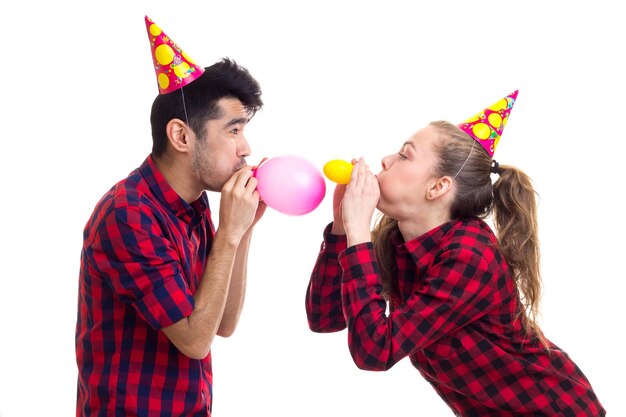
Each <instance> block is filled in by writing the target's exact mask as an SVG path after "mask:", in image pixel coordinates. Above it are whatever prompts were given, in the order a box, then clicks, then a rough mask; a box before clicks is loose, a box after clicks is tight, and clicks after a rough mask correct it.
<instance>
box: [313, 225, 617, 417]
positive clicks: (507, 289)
mask: <svg viewBox="0 0 626 417" xmlns="http://www.w3.org/2000/svg"><path fill="white" fill-rule="evenodd" d="M329 230H330V228H327V229H326V231H325V233H324V243H323V244H322V249H321V252H320V254H319V257H318V260H317V263H316V265H315V268H314V270H313V273H312V276H311V280H310V283H309V287H308V289H307V296H306V309H307V315H308V319H309V326H310V327H311V329H312V330H313V331H317V332H332V331H338V330H341V329H344V328H346V327H347V328H348V343H349V348H350V352H351V353H352V357H353V358H354V361H355V363H356V364H357V366H359V367H360V368H362V369H368V370H386V369H389V368H390V367H392V366H393V365H394V364H395V363H397V362H398V361H399V360H401V359H402V358H404V357H407V356H408V357H409V358H410V360H411V362H412V364H413V366H415V368H417V369H418V370H419V371H420V373H421V374H422V375H423V376H424V378H426V380H428V381H429V382H430V383H431V385H432V386H433V387H434V388H435V390H436V391H437V393H438V394H439V395H440V396H441V398H442V399H443V400H444V401H445V402H446V403H447V404H448V406H449V407H450V408H451V409H452V410H453V411H454V412H455V413H456V414H457V415H460V416H467V417H469V416H476V417H486V416H499V417H504V416H604V415H605V414H606V413H605V410H604V409H603V408H602V406H601V405H600V403H599V401H598V399H597V398H596V395H595V394H594V392H593V390H592V387H591V385H590V383H589V381H588V380H587V378H586V377H585V376H584V375H583V373H582V372H581V371H580V369H579V368H578V367H577V366H576V364H575V363H574V362H573V361H572V360H571V359H570V357H569V356H568V355H567V354H566V353H565V352H563V351H562V350H561V349H559V348H558V347H557V346H555V345H554V344H552V343H550V347H551V351H550V352H549V353H548V352H546V351H545V350H544V349H543V348H542V346H541V344H540V343H539V342H538V341H537V340H536V339H529V338H527V337H525V336H524V333H523V331H522V326H521V322H520V320H519V319H517V318H516V317H518V313H519V312H520V308H521V307H520V306H521V304H520V301H519V298H518V293H517V289H516V287H515V283H514V282H513V279H512V278H511V277H510V275H509V271H508V267H507V265H506V263H505V261H504V259H503V257H502V255H501V253H500V252H499V250H498V242H497V240H496V237H495V236H494V234H493V233H492V231H491V230H490V229H489V227H488V226H487V224H486V223H484V222H483V221H480V220H468V221H453V222H449V223H446V224H443V225H441V226H439V227H437V228H435V229H433V230H431V231H430V232H428V233H426V234H424V235H422V236H420V237H419V238H417V239H415V240H412V241H410V242H406V243H405V242H404V241H403V239H402V236H401V235H400V233H399V232H396V234H395V236H394V237H393V238H392V247H393V248H395V256H396V266H397V267H396V268H395V272H394V282H393V290H392V294H391V297H390V298H391V299H390V305H389V314H388V315H387V314H386V313H385V310H386V302H385V300H384V299H383V297H382V296H381V291H382V284H381V280H380V274H379V265H378V263H377V260H376V256H375V253H374V250H373V246H372V244H371V243H363V244H359V245H355V246H352V247H350V248H347V249H346V240H345V236H334V235H331V234H330V232H329Z"/></svg>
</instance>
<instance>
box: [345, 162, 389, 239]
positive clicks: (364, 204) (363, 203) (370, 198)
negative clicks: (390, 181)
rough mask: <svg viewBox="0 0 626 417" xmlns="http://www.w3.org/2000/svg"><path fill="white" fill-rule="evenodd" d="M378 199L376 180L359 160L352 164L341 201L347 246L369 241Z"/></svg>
mask: <svg viewBox="0 0 626 417" xmlns="http://www.w3.org/2000/svg"><path fill="white" fill-rule="evenodd" d="M379 197H380V189H379V188H378V179H377V178H376V176H375V175H374V173H372V171H371V170H370V168H369V166H368V165H367V164H366V163H365V161H364V160H363V158H360V159H359V161H358V162H356V163H355V164H354V168H353V169H352V174H351V176H350V183H349V184H348V185H347V187H346V190H345V194H344V195H343V199H342V201H341V215H342V218H343V226H344V228H345V231H346V235H347V237H348V245H349V246H353V245H356V244H358V243H363V242H369V241H371V239H372V238H371V230H370V227H371V223H372V216H373V215H374V210H375V209H376V205H377V204H378V199H379Z"/></svg>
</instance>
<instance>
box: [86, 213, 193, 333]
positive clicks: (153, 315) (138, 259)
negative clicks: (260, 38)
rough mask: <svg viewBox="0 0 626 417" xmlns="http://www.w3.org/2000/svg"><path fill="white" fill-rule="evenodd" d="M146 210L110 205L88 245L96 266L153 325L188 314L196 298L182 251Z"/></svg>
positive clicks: (109, 284) (114, 287)
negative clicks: (182, 262) (184, 269)
mask: <svg viewBox="0 0 626 417" xmlns="http://www.w3.org/2000/svg"><path fill="white" fill-rule="evenodd" d="M162 223H163V222H158V221H157V219H156V218H154V216H153V215H152V213H150V212H149V211H148V210H142V209H141V208H140V207H135V206H129V207H121V208H120V207H118V208H115V209H112V210H111V211H110V212H109V213H108V214H107V216H106V217H104V219H103V221H102V223H101V224H100V225H99V227H98V231H97V233H96V235H95V238H94V241H93V242H92V244H91V245H90V250H91V252H92V257H93V264H94V268H95V269H96V270H97V272H98V274H99V275H100V277H102V279H103V280H105V282H106V283H107V284H108V286H109V287H110V288H111V289H112V290H113V292H115V293H116V294H117V295H118V296H119V298H120V299H121V300H122V301H123V302H125V303H128V304H130V305H132V307H133V308H134V309H135V310H136V311H137V313H138V314H139V316H140V317H141V318H142V319H143V320H145V321H146V322H147V323H148V325H149V326H150V327H152V328H153V329H160V328H163V327H167V326H169V325H171V324H174V323H176V322H177V321H179V320H181V319H182V318H184V317H186V316H188V315H190V314H191V313H192V312H193V308H194V299H193V296H192V294H191V293H190V290H189V287H188V285H187V283H186V281H185V279H184V277H183V275H182V268H181V266H180V259H179V256H178V251H177V250H176V249H175V247H174V246H173V244H172V242H171V241H169V240H168V239H167V238H166V236H167V235H168V234H167V233H166V231H165V230H163V228H162V227H161V226H160V224H162Z"/></svg>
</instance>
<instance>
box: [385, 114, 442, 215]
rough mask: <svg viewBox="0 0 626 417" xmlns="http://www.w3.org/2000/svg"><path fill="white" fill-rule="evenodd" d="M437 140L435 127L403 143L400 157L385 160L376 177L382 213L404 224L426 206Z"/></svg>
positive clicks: (428, 127) (420, 131)
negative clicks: (403, 221)
mask: <svg viewBox="0 0 626 417" xmlns="http://www.w3.org/2000/svg"><path fill="white" fill-rule="evenodd" d="M438 136H439V132H438V131H437V129H436V128H435V127H433V126H427V127H425V128H423V129H420V130H419V131H417V132H416V133H415V134H414V135H413V136H411V137H410V138H409V140H407V141H406V142H404V144H402V147H401V148H400V151H399V152H398V153H395V154H392V155H389V156H386V157H385V158H383V160H382V170H381V171H380V173H379V174H378V175H377V177H378V184H379V186H380V199H379V201H378V209H379V210H380V211H381V212H383V213H384V214H386V215H388V216H390V217H392V218H394V219H396V220H399V221H402V220H404V219H406V218H408V217H409V216H412V215H414V214H415V212H416V210H417V211H419V210H420V209H421V208H422V207H423V206H424V202H425V200H426V194H427V192H428V188H429V183H430V182H431V181H430V180H432V178H433V177H432V167H433V165H434V164H435V162H436V160H437V155H436V154H435V150H434V144H435V141H436V140H437V139H438Z"/></svg>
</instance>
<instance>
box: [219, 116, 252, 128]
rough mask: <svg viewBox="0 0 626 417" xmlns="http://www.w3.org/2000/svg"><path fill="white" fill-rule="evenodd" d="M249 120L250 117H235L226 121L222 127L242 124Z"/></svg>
mask: <svg viewBox="0 0 626 417" xmlns="http://www.w3.org/2000/svg"><path fill="white" fill-rule="evenodd" d="M249 121H250V119H249V118H247V117H238V118H236V119H231V120H230V121H229V122H228V123H226V124H225V125H224V127H230V126H233V125H239V124H244V125H245V124H246V123H248V122H249Z"/></svg>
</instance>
